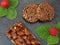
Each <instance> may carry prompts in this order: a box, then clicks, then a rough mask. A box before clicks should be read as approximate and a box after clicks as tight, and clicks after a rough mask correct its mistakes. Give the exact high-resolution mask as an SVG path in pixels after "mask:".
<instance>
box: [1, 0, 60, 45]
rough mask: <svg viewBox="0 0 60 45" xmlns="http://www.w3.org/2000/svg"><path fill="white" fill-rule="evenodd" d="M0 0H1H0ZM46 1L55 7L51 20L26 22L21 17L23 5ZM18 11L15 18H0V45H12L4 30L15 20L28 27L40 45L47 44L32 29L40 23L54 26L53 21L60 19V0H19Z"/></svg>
mask: <svg viewBox="0 0 60 45" xmlns="http://www.w3.org/2000/svg"><path fill="white" fill-rule="evenodd" d="M0 1H1V0H0ZM44 1H47V2H49V3H51V4H52V5H53V7H54V8H55V18H54V20H52V21H51V22H46V23H42V22H36V23H33V24H31V23H27V22H26V21H25V20H24V19H23V18H22V10H23V8H24V7H25V6H27V5H29V4H31V3H35V4H39V3H41V2H44ZM16 9H17V12H18V17H17V18H16V19H15V20H12V21H11V20H9V19H7V18H6V17H3V18H0V45H14V44H13V43H12V42H11V41H10V40H9V39H8V37H6V35H5V32H6V31H7V30H8V29H9V28H10V27H11V26H12V25H13V24H14V23H16V22H17V21H20V22H22V23H23V24H24V25H25V26H26V28H28V29H29V30H30V31H31V33H32V34H34V35H35V36H36V38H37V39H38V40H39V41H40V42H41V43H42V45H47V44H46V41H44V40H42V39H40V38H39V37H38V36H37V34H36V33H35V32H34V29H35V28H36V27H38V26H40V25H51V26H54V24H55V23H57V22H58V21H60V0H19V5H18V7H17V8H16ZM57 45H60V44H57Z"/></svg>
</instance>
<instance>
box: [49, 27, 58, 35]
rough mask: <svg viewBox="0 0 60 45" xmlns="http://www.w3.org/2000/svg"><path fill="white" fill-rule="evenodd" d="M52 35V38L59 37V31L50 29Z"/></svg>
mask: <svg viewBox="0 0 60 45" xmlns="http://www.w3.org/2000/svg"><path fill="white" fill-rule="evenodd" d="M50 35H51V36H56V35H58V30H57V29H56V28H54V27H53V28H50Z"/></svg>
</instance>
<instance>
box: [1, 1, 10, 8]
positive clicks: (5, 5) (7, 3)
mask: <svg viewBox="0 0 60 45" xmlns="http://www.w3.org/2000/svg"><path fill="white" fill-rule="evenodd" d="M9 5H10V3H9V2H8V1H7V0H2V2H1V6H2V7H3V8H8V7H9Z"/></svg>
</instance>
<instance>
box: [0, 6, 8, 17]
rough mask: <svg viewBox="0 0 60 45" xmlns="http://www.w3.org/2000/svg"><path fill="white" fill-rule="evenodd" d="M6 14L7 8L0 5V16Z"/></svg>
mask: <svg viewBox="0 0 60 45" xmlns="http://www.w3.org/2000/svg"><path fill="white" fill-rule="evenodd" d="M6 15H7V9H4V8H2V7H0V17H3V16H6Z"/></svg>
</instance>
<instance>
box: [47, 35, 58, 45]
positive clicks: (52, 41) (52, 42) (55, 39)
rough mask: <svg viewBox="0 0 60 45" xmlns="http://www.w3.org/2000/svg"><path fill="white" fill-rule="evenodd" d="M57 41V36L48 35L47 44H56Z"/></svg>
mask: <svg viewBox="0 0 60 45" xmlns="http://www.w3.org/2000/svg"><path fill="white" fill-rule="evenodd" d="M58 42H59V38H58V37H57V36H55V37H54V36H49V37H48V39H47V45H53V44H57V43H58Z"/></svg>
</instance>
